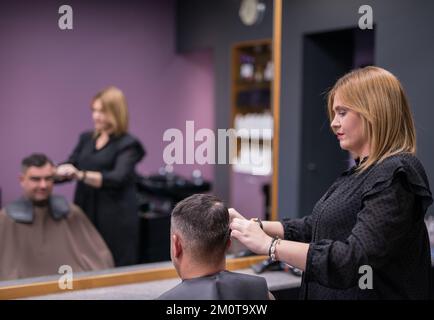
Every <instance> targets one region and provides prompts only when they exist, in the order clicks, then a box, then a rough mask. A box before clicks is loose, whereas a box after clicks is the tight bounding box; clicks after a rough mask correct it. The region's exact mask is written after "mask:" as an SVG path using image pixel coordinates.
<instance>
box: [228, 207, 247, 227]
mask: <svg viewBox="0 0 434 320" xmlns="http://www.w3.org/2000/svg"><path fill="white" fill-rule="evenodd" d="M228 211H229V224H231V223H232V221H233V220H234V219H235V218H238V219H241V220H243V219H244V220H246V218H244V217H243V216H242V215H241V214H240V213H239V212H238V211H237V210H235V209H234V208H229V210H228Z"/></svg>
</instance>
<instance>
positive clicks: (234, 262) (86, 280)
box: [0, 0, 282, 300]
mask: <svg viewBox="0 0 434 320" xmlns="http://www.w3.org/2000/svg"><path fill="white" fill-rule="evenodd" d="M281 42H282V0H274V1H273V44H272V45H273V64H274V79H273V83H272V110H273V121H274V123H273V125H274V126H273V173H272V183H271V220H277V219H278V193H279V192H278V177H279V157H278V155H279V132H280V130H279V128H280V94H281V92H280V89H281ZM265 258H267V257H266V256H251V257H244V258H232V259H228V260H227V263H226V265H227V269H228V270H237V269H244V268H249V267H250V266H251V265H253V264H255V263H258V262H260V261H263V260H264V259H265ZM176 277H177V274H176V271H175V269H174V268H173V267H169V268H153V269H152V268H151V269H144V270H135V271H128V272H115V273H110V274H102V275H92V276H83V277H78V278H77V279H74V290H83V289H92V288H99V287H107V286H116V285H124V284H132V283H138V282H145V281H155V280H163V279H168V278H176ZM29 279H31V278H29ZM61 292H65V291H64V290H61V289H60V288H59V285H58V281H57V280H56V281H54V280H53V281H45V282H32V283H28V284H20V285H11V286H4V287H0V299H2V300H3V299H17V298H24V297H32V296H41V295H46V294H52V293H61Z"/></svg>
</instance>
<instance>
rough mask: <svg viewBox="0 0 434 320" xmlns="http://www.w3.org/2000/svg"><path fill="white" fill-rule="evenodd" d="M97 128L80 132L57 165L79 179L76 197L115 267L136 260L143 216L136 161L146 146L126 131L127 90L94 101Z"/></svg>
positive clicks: (64, 175)
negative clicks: (110, 254)
mask: <svg viewBox="0 0 434 320" xmlns="http://www.w3.org/2000/svg"><path fill="white" fill-rule="evenodd" d="M91 107H92V118H93V121H94V125H95V128H94V130H93V131H89V132H84V133H82V134H81V135H80V138H79V142H78V144H77V146H76V147H75V149H74V150H73V152H72V154H71V155H70V157H69V159H68V160H67V161H66V162H65V163H64V164H62V165H59V166H58V167H57V170H56V175H57V177H58V179H60V180H77V186H76V191H75V197H74V202H75V203H76V204H77V205H78V206H79V207H81V208H82V209H83V211H84V212H85V213H86V215H87V216H88V217H89V219H90V220H91V221H92V222H93V223H94V225H95V227H96V228H97V230H98V231H99V232H100V233H101V235H102V237H103V238H104V240H105V241H106V243H107V245H108V247H109V248H110V250H111V252H112V254H113V257H114V260H115V264H116V266H122V265H130V264H135V263H137V262H138V231H139V229H138V228H139V221H138V213H137V211H138V210H137V202H136V195H135V185H134V181H135V179H134V176H135V166H136V164H137V163H138V162H139V161H140V160H141V159H142V158H143V157H144V155H145V151H144V149H143V146H142V145H141V143H140V142H139V140H137V139H136V138H135V137H133V136H132V135H130V134H129V133H128V109H127V103H126V99H125V96H124V94H123V93H122V91H120V90H119V89H117V88H115V87H109V88H107V89H105V90H102V91H101V92H99V93H98V94H97V95H96V96H95V97H94V98H93V100H92V103H91Z"/></svg>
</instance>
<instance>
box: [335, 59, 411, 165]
mask: <svg viewBox="0 0 434 320" xmlns="http://www.w3.org/2000/svg"><path fill="white" fill-rule="evenodd" d="M338 91H339V97H340V98H341V100H342V103H343V104H344V105H345V106H346V107H348V108H349V109H351V110H353V111H355V112H357V113H358V114H359V115H360V116H361V118H362V127H363V133H364V134H365V135H366V137H367V139H368V141H369V143H370V153H369V156H368V159H367V160H366V161H364V162H363V163H362V164H361V165H360V166H359V167H358V169H357V170H358V171H359V172H363V171H364V170H366V169H367V168H368V167H370V166H371V165H373V164H374V163H376V162H381V161H383V160H384V159H386V158H387V157H390V156H392V155H395V154H397V153H402V152H407V153H411V154H415V152H416V130H415V127H414V121H413V116H412V114H411V111H410V106H409V104H408V101H407V97H406V96H405V93H404V90H403V88H402V86H401V84H400V82H399V80H398V79H397V78H396V77H395V76H394V75H393V74H392V73H390V72H389V71H387V70H384V69H382V68H379V67H371V66H369V67H365V68H362V69H356V70H354V71H351V72H350V73H348V74H346V75H344V76H343V77H342V78H340V79H339V80H338V81H337V82H336V84H335V85H334V87H333V88H332V90H331V91H330V92H329V95H328V115H329V119H330V123H332V121H333V119H334V116H335V114H334V111H333V101H334V97H335V95H336V92H338Z"/></svg>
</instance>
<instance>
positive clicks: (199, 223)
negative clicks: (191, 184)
mask: <svg viewBox="0 0 434 320" xmlns="http://www.w3.org/2000/svg"><path fill="white" fill-rule="evenodd" d="M229 245H230V231H229V212H228V209H227V207H226V206H225V205H224V203H223V202H222V201H221V200H219V199H218V198H216V197H214V196H211V195H206V194H195V195H193V196H190V197H188V198H186V199H184V200H183V201H181V202H179V203H178V204H177V206H176V207H175V209H173V211H172V219H171V258H172V261H173V264H174V265H175V268H176V270H177V271H178V273H179V264H180V261H181V260H182V259H184V261H185V258H186V257H187V259H188V260H189V261H193V262H194V263H197V264H198V265H211V266H212V265H219V264H221V263H222V262H224V261H225V252H226V249H227V248H228V246H229Z"/></svg>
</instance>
